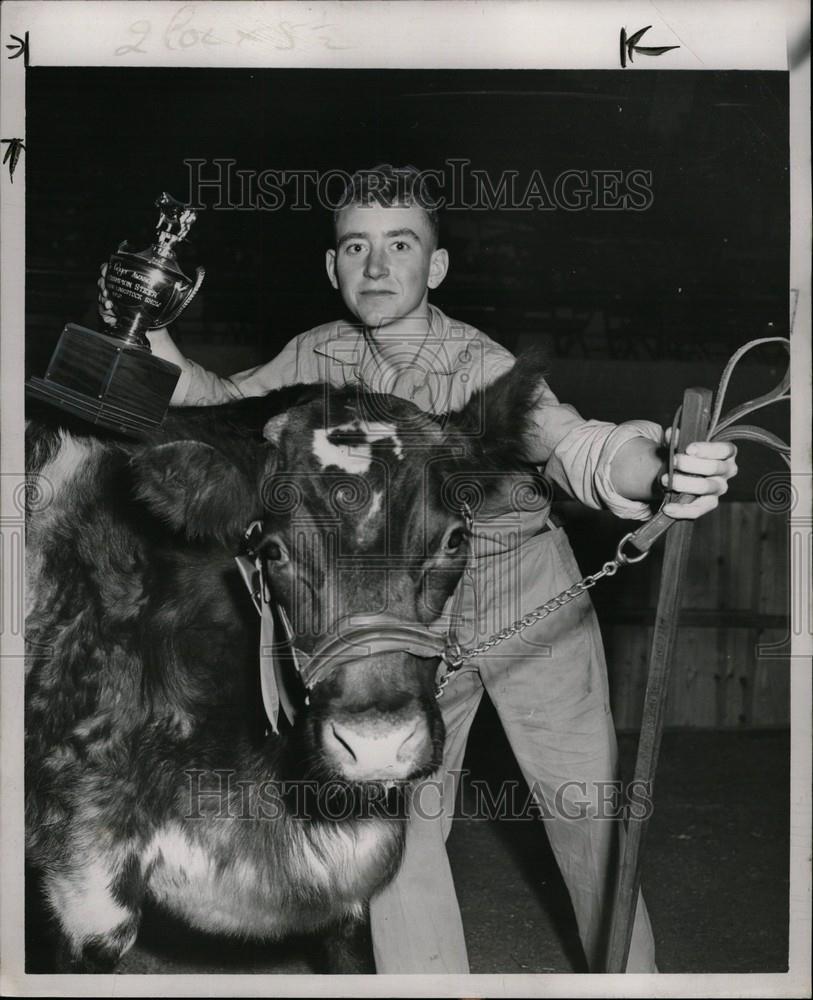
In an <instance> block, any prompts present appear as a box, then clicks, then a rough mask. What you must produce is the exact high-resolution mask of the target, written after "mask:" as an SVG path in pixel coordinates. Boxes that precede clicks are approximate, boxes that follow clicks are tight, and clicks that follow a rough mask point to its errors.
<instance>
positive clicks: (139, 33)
mask: <svg viewBox="0 0 813 1000" xmlns="http://www.w3.org/2000/svg"><path fill="white" fill-rule="evenodd" d="M198 17H199V12H198V8H197V6H196V5H195V4H183V5H182V6H180V7H178V8H177V9H176V10H175V12H174V13H173V14H172V15H171V16H170V18H169V20H168V21H167V22H156V30H155V31H153V22H152V21H150V20H148V19H146V18H142V19H141V20H139V21H134V22H133V23H132V24H131V25H130V26H129V27H128V29H127V31H128V32H129V34H130V35H131V36H135V41H134V42H130V43H128V44H124V45H120V46H118V48H116V49H115V50H114V54H115V55H116V56H127V55H132V54H141V55H147V54H148V39H149V40H150V44H152V43H153V42H155V43H156V44H158V45H159V46H161V47H163V48H165V49H169V50H170V51H173V52H176V51H179V50H186V49H191V48H194V47H201V46H204V47H208V46H214V45H234V46H236V47H238V48H239V47H240V46H241V45H242V44H243V42H257V43H260V44H262V45H266V46H268V47H270V48H274V49H276V50H278V51H281V52H290V51H292V50H293V49H303V48H309V47H312V46H314V45H316V46H317V47H321V48H325V49H330V50H331V51H337V50H342V49H349V48H352V46H351V45H343V44H341V43H340V41H339V39H338V38H337V37H336V35H337V32H338V26H337V25H335V24H329V23H327V22H325V21H318V22H317V23H316V24H312V23H310V22H307V21H300V22H293V21H288V20H281V21H276V22H271V23H266V24H259V25H256V26H254V27H252V28H249V27H235V29H234V36H233V37H218V36H216V35H215V34H214V29H213V28H212V27H211V26H209V25H203V24H201V23H200V21H197V22H196V21H195V19H196V18H198Z"/></svg>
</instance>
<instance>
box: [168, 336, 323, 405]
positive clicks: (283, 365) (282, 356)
mask: <svg viewBox="0 0 813 1000" xmlns="http://www.w3.org/2000/svg"><path fill="white" fill-rule="evenodd" d="M307 336H308V335H307V334H302V335H300V336H299V337H294V339H293V340H291V341H289V342H288V344H286V346H285V347H284V348H283V349H282V350H281V351H280V353H279V354H278V355H277V356H276V357H275V358H272V359H271V360H270V361H268V362H266V363H265V364H264V365H257V366H256V367H254V368H247V369H246V370H245V371H242V372H237V373H236V374H234V375H230V376H229V377H228V378H226V377H224V376H222V375H215V373H214V372H210V371H207V370H206V369H205V368H203V367H202V366H201V365H199V364H198V363H197V362H195V361H190V360H189V359H188V358H187V359H185V364H184V367H183V369H182V370H181V377H180V378H179V379H178V384H177V386H176V387H175V392H174V393H173V396H172V400H171V405H172V406H213V405H218V404H220V403H228V402H231V400H233V399H244V398H246V397H248V396H264V395H265V394H266V393H267V392H271V391H272V390H274V389H281V388H283V387H284V386H289V385H301V384H304V383H309V382H317V381H319V372H318V371H317V367H316V364H315V361H314V358H313V350H312V346H311V345H310V343H309V342H308V343H307V344H306V343H303V341H304V338H306V337H307Z"/></svg>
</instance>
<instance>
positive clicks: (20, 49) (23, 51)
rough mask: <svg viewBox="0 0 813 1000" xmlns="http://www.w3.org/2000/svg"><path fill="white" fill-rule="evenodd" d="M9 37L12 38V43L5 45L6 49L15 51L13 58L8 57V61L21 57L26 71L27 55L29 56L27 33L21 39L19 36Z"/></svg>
mask: <svg viewBox="0 0 813 1000" xmlns="http://www.w3.org/2000/svg"><path fill="white" fill-rule="evenodd" d="M9 37H10V38H13V39H14V41H13V42H12V43H11V45H7V46H6V48H7V49H16V50H17V51H16V52H15V53H14V55H13V56H9V59H19V58H20V56H22V57H23V65H24V66H25V68H26V69H28V55H29V49H28V32H27V31H26V33H25V35H24V36H23V37H22V38H20V36H19V35H10V36H9Z"/></svg>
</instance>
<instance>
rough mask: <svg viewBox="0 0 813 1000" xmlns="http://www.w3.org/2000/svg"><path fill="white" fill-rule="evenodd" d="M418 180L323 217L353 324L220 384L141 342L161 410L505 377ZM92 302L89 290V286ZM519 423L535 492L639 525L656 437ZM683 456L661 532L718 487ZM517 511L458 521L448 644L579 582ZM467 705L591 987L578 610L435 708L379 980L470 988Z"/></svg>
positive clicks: (605, 720)
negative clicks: (161, 395) (525, 429)
mask: <svg viewBox="0 0 813 1000" xmlns="http://www.w3.org/2000/svg"><path fill="white" fill-rule="evenodd" d="M416 176H417V172H416V171H415V170H414V168H407V169H405V170H394V169H393V168H392V167H389V166H386V165H385V166H382V167H377V168H373V170H372V171H365V172H361V173H359V174H357V175H356V176H355V177H354V179H353V184H352V189H351V190H350V191H349V197H348V198H347V201H346V207H344V208H342V209H341V210H340V211H338V212H336V213H335V235H336V242H335V246H334V247H333V248H332V249H330V250H328V251H327V255H326V266H327V273H328V278H329V280H330V282H331V284H332V285H333V287H334V288H336V289H338V291H339V292H340V293H341V296H342V299H343V301H344V304H345V306H346V307H347V309H348V310H349V311H350V313H351V314H352V316H353V317H355V319H356V321H357V323H356V324H352V323H343V322H336V323H329V324H325V325H324V326H320V327H317V328H316V329H314V330H310V331H308V332H307V333H303V334H301V335H300V336H298V337H295V338H294V339H293V340H292V341H291V342H290V343H289V344H288V345H287V346H286V347H285V348H284V349H283V350H282V352H281V353H280V354H279V355H278V356H277V357H276V358H274V359H273V360H272V361H270V362H268V363H267V364H265V365H260V366H258V367H256V368H252V369H250V370H248V371H244V372H240V373H238V374H236V375H233V376H231V378H221V377H220V376H218V375H215V374H213V373H211V372H207V371H205V370H204V369H203V368H201V367H200V366H199V365H197V364H195V363H194V362H192V361H190V360H188V359H187V358H185V357H184V356H183V355H182V354H181V353H180V351H179V350H178V349H177V347H176V346H175V344H174V343H173V342H172V340H171V338H170V336H169V334H168V333H167V332H166V331H165V330H162V331H155V332H154V333H152V334H151V335H150V341H151V344H152V348H153V351H154V352H155V353H156V354H158V355H159V356H160V357H163V358H165V359H166V360H168V361H173V362H175V363H176V364H178V365H179V366H180V367H181V369H182V375H181V379H180V381H179V383H178V387H177V390H176V392H175V395H174V397H173V403H174V404H176V405H203V404H212V403H221V402H226V401H228V400H231V399H234V398H239V397H241V396H250V395H260V394H263V393H266V392H268V391H270V390H272V389H276V388H280V387H282V386H285V385H293V384H296V383H312V382H318V381H322V382H328V383H330V384H332V385H336V386H340V387H343V386H346V385H363V386H364V387H366V388H369V389H371V390H374V391H377V392H383V393H391V394H393V395H396V396H400V397H403V398H406V399H411V400H413V401H414V402H415V403H416V404H417V405H419V406H420V407H422V408H423V409H425V410H427V411H431V412H434V413H443V412H446V411H449V410H453V409H458V408H459V407H461V406H462V405H463V404H464V402H465V401H466V400H467V399H468V397H469V396H470V394H471V393H472V392H473V391H474V390H475V389H477V388H478V387H479V386H481V385H482V384H483V383H488V382H490V381H492V380H493V379H494V378H496V377H497V376H498V375H499V374H500V373H502V372H503V371H505V370H507V369H508V368H510V367H511V365H512V364H513V363H514V358H513V357H512V355H511V354H510V353H509V352H508V351H506V350H505V349H504V348H502V347H501V346H499V345H498V344H496V343H495V342H494V341H492V340H490V339H489V338H488V337H487V336H486V335H485V334H483V333H481V332H480V331H479V330H476V329H474V328H473V327H470V326H468V325H466V324H462V323H456V322H454V321H452V320H450V319H449V318H448V317H447V316H445V315H444V314H443V313H442V312H440V310H438V309H436V308H435V307H434V306H432V305H430V304H429V302H428V292H429V290H430V289H434V288H437V287H438V285H439V284H440V283H441V282H442V281H443V278H444V277H445V275H446V272H447V269H448V266H449V258H448V254H447V252H446V251H445V250H444V249H442V248H441V247H440V246H439V245H438V228H437V216H436V213H435V212H434V211H432V210H431V208H427V207H423V206H422V204H421V199H420V197H419V193H420V192H419V191H418V189H417V186H416V184H415V181H416ZM100 286H101V288H102V293H103V292H104V285H103V280H102V281H101V282H100ZM101 303H102V307H103V313H104V309H105V308H106V309H107V310H109V309H110V304H109V303H107V302H105V301H104V294H102V296H101ZM107 318H108V319H109V318H110V316H109V313H108V317H107ZM537 426H538V428H539V438H538V450H537V453H536V454H535V456H534V458H535V460H536V461H537V462H538V464H539V465H540V466H544V473H545V476H546V477H547V478H548V479H549V480H551V481H553V482H556V483H557V484H559V485H560V486H561V487H562V488H564V489H565V491H566V492H567V493H569V494H570V495H571V496H573V497H575V498H577V499H579V500H581V501H582V502H583V503H585V504H587V505H588V506H590V507H594V508H600V507H606V508H609V509H610V510H612V511H613V512H614V513H616V514H618V515H619V516H620V517H624V518H636V519H646V518H647V517H649V516H650V514H651V510H650V507H649V504H648V501H649V500H650V499H651V497H652V495H653V489H654V488H655V486H656V483H657V481H658V480H659V478H663V477H664V467H663V462H662V460H661V458H660V456H659V448H660V446H661V445H662V443H663V440H664V431H663V429H662V428H661V427H660V426H658V425H656V424H653V423H650V422H648V421H641V420H637V421H630V422H628V423H624V424H620V425H613V424H608V423H604V422H600V421H595V420H584V419H583V418H582V417H581V416H580V415H579V414H578V413H577V412H576V410H574V409H573V407H571V406H567V405H564V404H560V403H559V401H558V400H557V399H556V397H555V396H554V394H553V393H552V392H551V391H550V390H549V389H545V391H544V392H543V395H542V396H541V399H540V403H539V407H538V411H537ZM689 452H690V454H688V455H686V456H681V457H679V458H678V460H677V469H678V471H677V474H676V475H675V480H674V488H675V489H676V490H678V491H680V492H686V493H692V494H695V495H696V499H695V500H693V501H692V502H691V503H690V504H687V505H685V506H677V505H669V506H667V507H666V508H665V509H666V512H667V513H668V514H670V515H672V516H675V517H682V518H695V517H698V516H700V515H701V514H703V513H705V512H706V511H708V510H711V509H712V508H713V507H715V506H716V505H717V503H718V497H719V496H720V495H721V494H722V493H724V492H725V491H726V489H727V480H728V479H729V478H730V477H731V476H733V475H734V474H735V472H736V465H735V464H734V456H735V449H734V446H733V445H730V444H709V443H697V444H693V445H692V446H691V447H690V448H689ZM531 506H533V507H534V509H532V510H525V511H520V512H510V511H505V512H502V514H500V513H499V512H491V515H490V516H489V517H488V518H479V519H478V521H477V523H476V525H475V530H474V537H473V544H472V558H471V561H470V565H469V568H468V570H467V573H466V575H465V576H464V578H463V580H462V581H461V585H460V587H459V588H458V592H457V593H456V595H455V597H454V598H453V601H454V609H455V612H456V614H457V616H458V617H459V620H461V621H462V622H463V624H462V625H461V626H460V629H459V631H458V638H459V640H460V641H461V643H462V644H464V645H468V644H471V643H473V642H477V641H479V640H480V639H482V638H484V637H486V636H488V635H489V634H490V633H492V632H493V631H495V630H496V629H498V628H500V627H504V625H505V624H506V623H508V622H511V621H513V620H515V619H516V618H518V617H519V616H520V615H521V614H522V612H523V611H525V610H527V609H528V608H531V607H534V606H536V605H538V604H541V603H542V602H543V601H545V600H547V599H548V598H550V597H552V596H553V595H555V594H558V593H559V592H561V591H562V590H564V589H565V588H566V587H569V586H570V585H572V584H573V583H574V582H575V581H576V580H578V579H580V577H581V573H580V572H579V569H578V567H577V566H576V563H575V560H574V558H573V555H572V552H571V550H570V546H569V544H568V542H567V539H566V537H565V535H564V532H563V531H562V529H560V528H558V527H556V526H554V525H553V524H552V523H551V522H550V519H549V512H550V504H549V503H547V502H545V503H543V504H541V505H539V504H536V505H531ZM503 515H504V516H503ZM506 518H507V519H506ZM483 689H485V690H487V691H488V693H489V696H490V697H491V699H492V701H493V702H494V704H495V706H496V708H497V711H498V713H499V715H500V719H501V721H502V724H503V726H504V728H505V731H506V734H507V736H508V739H509V741H510V743H511V746H512V748H513V750H514V753H515V754H516V757H517V760H518V762H519V764H520V767H521V769H522V771H523V774H524V776H525V777H526V779H527V781H528V783H529V785H530V787H531V788H532V789H533V790H534V793H535V795H536V796H537V799H538V801H539V804H540V807H541V809H542V814H543V816H544V817H545V823H546V829H547V832H548V836H549V839H550V842H551V846H552V848H553V851H554V853H555V855H556V858H557V861H558V863H559V865H560V868H561V870H562V874H563V877H564V880H565V883H566V884H567V887H568V890H569V892H570V896H571V900H572V902H573V908H574V912H575V915H576V920H577V922H578V927H579V933H580V936H581V940H582V943H583V946H584V951H585V955H586V958H587V963H588V966H589V967H590V968H591V969H592V970H595V971H601V969H602V964H603V961H604V948H605V944H606V933H607V929H608V928H607V925H606V921H607V916H608V912H609V903H610V901H611V899H612V891H613V875H614V872H615V869H616V862H617V857H618V847H619V838H620V832H619V831H620V826H621V824H620V823H619V822H617V821H610V820H607V819H606V818H601V817H600V816H599V813H600V811H601V808H602V802H603V803H604V804H605V805H606V789H607V787H608V783H610V782H612V781H613V780H614V779H615V778H616V743H615V731H614V727H613V723H612V718H611V715H610V705H609V696H608V690H607V672H606V665H605V662H604V654H603V650H602V646H601V637H600V633H599V630H598V624H597V621H596V617H595V613H594V611H593V608H592V605H591V604H590V601H589V598H588V597H587V596H586V595H583V596H582V597H580V598H579V599H578V600H575V601H573V602H571V603H570V604H567V605H566V606H564V607H563V608H561V609H559V610H558V611H557V612H556V613H555V614H554V615H552V616H551V617H550V618H549V619H546V620H545V621H544V622H541V623H539V624H538V625H537V626H535V627H534V628H533V629H529V630H528V632H527V633H522V634H520V635H516V636H514V637H512V638H511V639H509V640H507V641H506V642H504V643H502V644H501V645H500V646H499V647H497V648H495V649H494V650H493V651H492V653H491V654H489V655H486V656H481V657H478V659H477V660H476V666H470V667H469V668H468V669H464V670H462V671H460V672H459V673H458V674H457V675H456V676H455V677H454V679H453V680H452V681H451V682H450V683H449V685H448V687H447V689H446V691H445V692H444V695H443V698H442V700H441V707H442V710H443V715H444V720H445V723H446V730H447V740H446V749H445V752H444V768H443V775H442V778H443V780H442V781H441V782H434V783H433V782H430V783H427V785H426V786H425V790H426V794H421V795H420V796H419V797H418V799H417V800H416V801H417V803H418V804H419V808H415V809H414V810H413V816H412V819H411V821H410V825H409V832H408V836H407V848H406V853H405V857H404V862H403V865H402V867H401V870H400V872H399V874H398V875H397V876H396V878H395V879H394V880H393V882H392V883H391V884H390V885H389V886H388V887H387V888H386V889H385V890H384V891H383V892H381V893H380V894H379V895H378V896H376V897H375V898H374V899H373V900H372V902H371V924H372V932H373V943H374V950H375V957H376V966H377V969H378V972H380V973H410V972H423V973H430V972H433V973H444V972H449V973H452V972H454V973H466V972H468V959H467V955H466V947H465V941H464V937H463V928H462V923H461V919H460V913H459V910H458V907H457V901H456V897H455V892H454V885H453V882H452V878H451V872H450V869H449V863H448V858H447V856H446V852H445V846H444V840H445V838H446V837H447V836H448V833H449V829H450V827H451V822H452V818H453V814H454V793H455V789H456V779H457V776H458V774H459V772H460V770H461V768H462V762H463V754H464V751H465V746H466V740H467V737H468V732H469V728H470V726H471V723H472V720H473V718H474V714H475V711H476V709H477V706H478V704H479V701H480V698H481V696H482V693H483ZM433 796H434V801H433ZM654 970H655V958H654V945H653V940H652V932H651V928H650V925H649V920H648V917H647V913H646V909H645V907H644V904H643V900H642V899H640V898H639V903H638V910H637V915H636V921H635V927H634V931H633V941H632V948H631V951H630V959H629V964H628V971H637V972H646V971H654Z"/></svg>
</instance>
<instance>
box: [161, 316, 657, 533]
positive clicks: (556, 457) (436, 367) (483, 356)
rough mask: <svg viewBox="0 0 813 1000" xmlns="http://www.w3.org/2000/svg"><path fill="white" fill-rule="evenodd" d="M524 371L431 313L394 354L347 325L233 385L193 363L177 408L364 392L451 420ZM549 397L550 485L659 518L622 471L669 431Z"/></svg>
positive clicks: (545, 407) (545, 412)
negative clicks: (620, 458)
mask: <svg viewBox="0 0 813 1000" xmlns="http://www.w3.org/2000/svg"><path fill="white" fill-rule="evenodd" d="M382 344H385V345H386V340H385V339H384V338H382ZM393 351H394V353H393ZM385 355H386V356H385ZM514 361H515V358H514V355H512V354H511V353H510V351H507V350H506V349H505V348H504V347H502V346H500V345H499V344H497V343H496V342H495V341H493V340H491V339H490V338H489V337H488V336H486V334H484V333H483V332H482V331H480V330H477V329H476V328H475V327H473V326H469V325H468V324H467V323H461V322H459V321H457V320H452V319H450V318H449V317H448V316H446V315H445V314H444V313H442V312H441V311H440V309H438V308H436V307H435V306H432V305H430V306H429V326H428V330H427V325H426V323H424V322H420V323H416V325H415V334H414V336H413V335H411V334H410V333H409V332H407V333H406V334H405V335H403V336H401V335H400V334H399V339H398V343H397V345H392V344H390V345H388V346H385V351H384V352H381V351H379V350H377V348H376V346H375V344H374V343H373V342H372V340H371V339H370V338H369V336H368V335H365V331H364V330H363V329H362V328H361V327H357V326H352V325H350V324H349V323H344V322H341V321H340V322H334V323H326V324H324V325H322V326H318V327H315V328H314V329H312V330H308V331H307V332H306V333H302V334H300V335H299V336H298V337H294V338H293V340H291V341H289V343H288V344H287V345H286V346H285V347H284V348H283V350H282V351H281V352H280V353H279V354H278V355H277V356H276V357H275V358H273V359H272V360H271V361H269V362H267V363H266V364H264V365H258V366H256V367H255V368H249V369H247V370H246V371H242V372H237V373H236V374H235V375H232V376H231V377H229V378H223V377H221V376H219V375H215V374H214V373H213V372H209V371H206V370H205V369H204V368H202V367H201V366H200V365H198V364H196V363H195V362H194V361H190V360H188V359H187V361H186V364H185V366H184V368H183V370H182V373H181V377H180V379H179V381H178V385H177V388H176V390H175V394H174V395H173V397H172V404H173V405H176V406H205V405H211V404H217V403H225V402H229V401H231V400H233V399H241V398H243V397H246V396H261V395H265V393H268V392H271V391H272V390H274V389H281V388H283V387H285V386H291V385H298V384H312V383H314V382H326V383H328V384H330V385H332V386H334V387H336V388H340V389H341V388H345V387H347V386H354V385H359V384H361V385H363V386H364V387H365V388H367V389H369V390H371V391H373V392H382V393H389V394H391V395H394V396H400V397H401V398H402V399H408V400H410V401H411V402H413V403H415V405H416V406H419V407H420V408H421V409H423V410H425V411H427V412H431V413H447V412H449V411H451V410H459V409H461V408H462V407H463V406H465V404H466V402H467V401H468V399H469V397H470V396H471V394H472V393H473V392H474V391H475V390H477V389H479V388H481V387H482V386H484V385H488V384H489V383H491V382H493V381H494V380H495V379H496V378H497V377H498V376H499V375H502V374H503V372H506V371H508V370H509V369H510V368H511V367H512V366H513V364H514ZM540 388H541V395H540V398H539V403H538V405H539V407H540V416H541V419H540V420H539V424H540V445H541V449H540V452H539V454H540V458H541V461H542V462H543V463H544V467H545V476H546V477H547V478H548V479H549V480H551V481H552V482H555V483H556V484H557V485H559V486H560V487H561V488H562V489H563V490H564V491H565V492H566V493H567V494H568V495H569V496H571V497H574V498H575V499H577V500H579V501H581V502H582V503H583V504H585V505H586V506H588V507H592V508H595V509H600V508H607V509H609V510H611V511H612V512H613V513H614V514H616V515H617V516H618V517H622V518H628V519H631V520H646V519H647V518H649V517H650V516H651V513H652V512H651V510H650V507H649V505H648V504H646V503H641V502H638V501H635V500H629V499H627V498H626V497H623V496H621V495H620V494H619V493H617V492H616V491H615V489H614V488H613V484H612V463H613V459H614V457H615V456H616V454H617V453H618V451H619V449H620V448H621V447H622V446H623V445H624V444H625V443H626V442H627V441H629V440H630V439H631V438H634V437H646V438H649V439H651V440H653V441H656V442H658V443H660V442H661V441H662V440H663V428H662V427H661V426H660V425H659V424H655V423H653V422H652V421H649V420H631V421H627V422H625V423H622V424H612V423H608V422H606V421H601V420H585V419H584V418H583V417H582V416H581V415H580V414H579V413H578V411H577V410H576V409H575V408H574V407H572V406H570V405H568V404H566V403H560V402H559V400H558V399H557V398H556V396H555V395H554V393H553V391H552V390H551V389H550V387H549V386H548V385H547V383H546V382H544V381H543V383H542V385H541V387H540Z"/></svg>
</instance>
